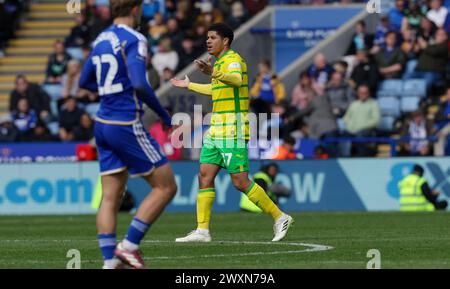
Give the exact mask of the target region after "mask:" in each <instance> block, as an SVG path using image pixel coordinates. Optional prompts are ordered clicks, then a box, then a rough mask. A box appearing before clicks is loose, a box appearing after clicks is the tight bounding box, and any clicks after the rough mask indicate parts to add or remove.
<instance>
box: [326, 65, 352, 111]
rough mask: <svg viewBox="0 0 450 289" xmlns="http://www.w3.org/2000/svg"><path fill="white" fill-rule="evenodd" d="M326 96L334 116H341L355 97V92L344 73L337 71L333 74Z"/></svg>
mask: <svg viewBox="0 0 450 289" xmlns="http://www.w3.org/2000/svg"><path fill="white" fill-rule="evenodd" d="M324 98H326V100H327V102H328V105H329V106H330V110H331V111H332V114H333V116H334V118H341V117H343V116H344V114H345V112H346V111H347V108H348V107H349V106H350V104H351V103H352V102H353V100H354V99H355V93H354V91H353V88H352V87H351V86H350V85H349V83H348V82H346V81H345V80H344V77H343V75H342V74H341V73H340V72H337V71H335V72H333V74H332V75H331V80H330V82H329V83H328V85H327V88H326V90H325V95H324Z"/></svg>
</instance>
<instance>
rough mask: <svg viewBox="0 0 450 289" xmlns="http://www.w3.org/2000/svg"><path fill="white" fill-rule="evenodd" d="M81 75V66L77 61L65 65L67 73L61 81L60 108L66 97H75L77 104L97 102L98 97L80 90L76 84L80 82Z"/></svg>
mask: <svg viewBox="0 0 450 289" xmlns="http://www.w3.org/2000/svg"><path fill="white" fill-rule="evenodd" d="M80 74H81V64H80V62H79V61H78V60H76V59H72V60H70V61H69V63H68V64H67V73H65V74H64V75H63V77H62V79H61V84H62V98H63V99H62V100H61V101H60V105H59V106H61V105H62V104H63V103H64V102H65V99H67V98H68V97H71V96H73V97H76V98H77V99H78V102H79V103H83V104H88V103H92V102H98V95H97V94H95V93H92V92H90V91H87V90H85V89H80V87H79V86H78V82H79V81H80Z"/></svg>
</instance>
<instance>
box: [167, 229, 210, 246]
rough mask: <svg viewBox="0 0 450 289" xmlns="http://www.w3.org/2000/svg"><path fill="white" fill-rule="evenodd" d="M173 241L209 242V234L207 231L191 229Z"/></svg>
mask: <svg viewBox="0 0 450 289" xmlns="http://www.w3.org/2000/svg"><path fill="white" fill-rule="evenodd" d="M175 242H180V243H183V242H211V235H210V234H209V233H207V232H199V231H197V230H193V231H191V232H190V233H189V234H187V235H186V237H182V238H176V239H175Z"/></svg>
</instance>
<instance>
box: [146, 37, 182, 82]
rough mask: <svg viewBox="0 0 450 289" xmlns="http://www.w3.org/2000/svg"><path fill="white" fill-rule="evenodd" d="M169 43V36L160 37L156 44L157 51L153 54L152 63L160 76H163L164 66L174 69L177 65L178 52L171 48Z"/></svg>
mask: <svg viewBox="0 0 450 289" xmlns="http://www.w3.org/2000/svg"><path fill="white" fill-rule="evenodd" d="M171 44H172V43H171V41H170V38H162V39H161V40H160V42H159V44H158V52H157V53H156V54H155V55H154V56H153V59H152V65H153V67H154V68H155V69H156V71H158V74H159V76H160V77H163V74H164V69H165V68H169V69H171V70H172V71H175V69H176V68H177V66H178V62H179V58H178V54H177V53H176V52H175V51H174V50H173V49H172V47H171Z"/></svg>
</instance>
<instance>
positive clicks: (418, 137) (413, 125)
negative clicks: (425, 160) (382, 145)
mask: <svg viewBox="0 0 450 289" xmlns="http://www.w3.org/2000/svg"><path fill="white" fill-rule="evenodd" d="M431 134H432V124H431V123H430V122H429V121H427V120H426V119H425V117H424V116H423V113H422V112H421V111H415V112H413V113H412V114H411V117H410V118H409V120H408V121H407V122H406V123H405V124H404V126H403V128H402V132H401V135H402V137H406V138H411V139H410V140H409V141H408V142H406V143H401V144H400V152H399V155H403V156H406V155H407V156H427V155H430V151H431V144H430V142H429V141H428V140H426V138H428V137H429V136H430V135H431Z"/></svg>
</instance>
